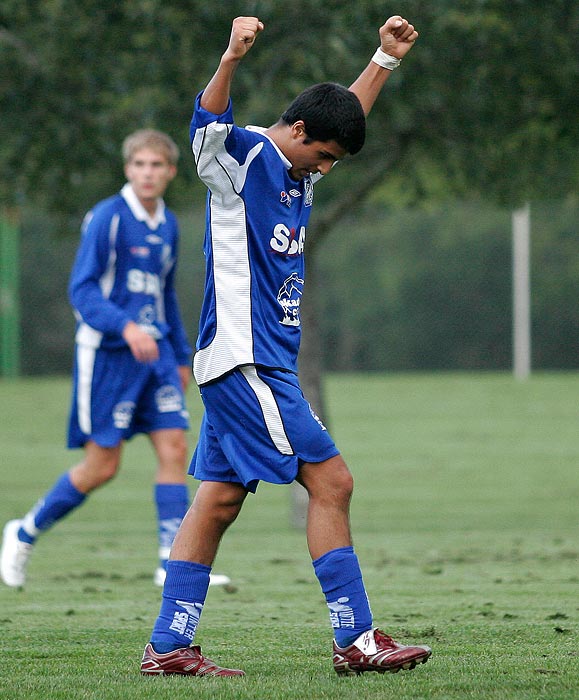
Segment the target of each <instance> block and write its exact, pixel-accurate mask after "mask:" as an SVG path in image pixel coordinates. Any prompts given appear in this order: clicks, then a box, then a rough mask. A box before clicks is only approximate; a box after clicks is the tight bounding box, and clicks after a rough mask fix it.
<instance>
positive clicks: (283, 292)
mask: <svg viewBox="0 0 579 700" xmlns="http://www.w3.org/2000/svg"><path fill="white" fill-rule="evenodd" d="M303 290H304V281H303V280H302V279H300V278H299V276H298V273H297V272H292V274H291V275H290V276H289V277H288V278H287V279H286V281H285V282H284V283H283V284H282V286H281V288H280V290H279V292H278V293H277V302H278V304H279V305H280V306H281V308H282V310H283V318H282V319H281V321H280V323H281V324H283V325H284V326H299V325H300V304H301V301H302V293H303Z"/></svg>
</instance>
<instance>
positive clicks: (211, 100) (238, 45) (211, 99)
mask: <svg viewBox="0 0 579 700" xmlns="http://www.w3.org/2000/svg"><path fill="white" fill-rule="evenodd" d="M262 30H263V22H260V21H259V19H257V17H237V18H236V19H234V20H233V26H232V28H231V36H230V37H229V46H228V47H227V49H226V51H225V53H224V54H223V56H222V57H221V61H220V62H219V67H218V68H217V71H216V72H215V74H214V76H213V77H212V78H211V80H210V81H209V83H208V84H207V87H206V88H205V90H204V91H203V95H202V96H201V107H203V109H206V110H207V111H208V112H211V113H212V114H222V113H223V112H225V110H226V109H227V105H228V104H229V95H230V93H231V81H232V80H233V75H234V73H235V70H236V68H237V66H238V64H239V62H240V61H241V59H242V58H243V57H244V56H245V54H246V53H247V52H248V51H249V50H250V49H251V47H252V46H253V44H254V43H255V39H256V38H257V35H258V34H259V32H261V31H262Z"/></svg>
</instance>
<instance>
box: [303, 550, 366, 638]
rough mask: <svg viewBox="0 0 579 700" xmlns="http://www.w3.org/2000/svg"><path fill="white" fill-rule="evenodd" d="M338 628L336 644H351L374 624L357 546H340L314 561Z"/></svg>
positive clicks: (332, 622) (332, 619)
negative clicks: (355, 552) (356, 552)
mask: <svg viewBox="0 0 579 700" xmlns="http://www.w3.org/2000/svg"><path fill="white" fill-rule="evenodd" d="M312 564H313V565H314V571H315V572H316V576H317V577H318V581H319V582H320V585H321V587H322V591H323V592H324V595H325V596H326V603H327V604H328V608H329V609H330V622H331V624H332V627H333V628H334V636H335V638H336V644H338V645H339V646H340V647H347V646H348V645H350V644H352V643H353V642H354V641H355V640H356V639H357V638H358V637H359V636H360V635H361V634H362V632H366V631H367V630H369V629H371V628H372V611H371V610H370V604H369V602H368V596H367V595H366V589H365V588H364V582H363V580H362V572H361V571H360V565H359V563H358V557H357V556H356V555H355V554H354V548H353V547H340V548H339V549H333V550H331V551H330V552H326V554H324V555H322V556H321V557H320V558H319V559H316V560H315V561H313V562H312Z"/></svg>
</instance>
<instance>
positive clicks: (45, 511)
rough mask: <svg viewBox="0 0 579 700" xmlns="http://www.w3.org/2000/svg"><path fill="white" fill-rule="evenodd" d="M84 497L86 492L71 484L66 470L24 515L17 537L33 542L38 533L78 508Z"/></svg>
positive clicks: (22, 540)
mask: <svg viewBox="0 0 579 700" xmlns="http://www.w3.org/2000/svg"><path fill="white" fill-rule="evenodd" d="M85 498H86V494H84V493H81V492H80V491H79V490H78V489H77V488H75V487H74V486H73V485H72V482H71V481H70V475H69V472H66V473H65V474H63V475H62V476H61V477H60V478H59V479H58V481H57V482H56V483H55V484H54V486H53V487H52V489H51V490H50V491H48V492H47V493H46V495H45V496H44V498H41V499H40V500H39V501H37V503H36V504H35V506H34V507H33V508H32V510H30V511H29V512H28V513H27V514H26V515H25V516H24V518H23V519H22V526H21V528H20V530H19V531H18V539H19V540H20V541H21V542H28V543H29V544H34V542H35V541H36V538H37V537H38V535H40V534H41V533H42V532H44V531H45V530H48V529H49V528H51V527H52V526H53V525H54V523H56V522H57V521H58V520H60V519H61V518H64V516H65V515H68V513H70V511H71V510H74V509H75V508H78V506H80V504H81V503H83V501H84V500H85Z"/></svg>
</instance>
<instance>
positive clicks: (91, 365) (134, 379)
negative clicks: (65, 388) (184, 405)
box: [68, 345, 150, 448]
mask: <svg viewBox="0 0 579 700" xmlns="http://www.w3.org/2000/svg"><path fill="white" fill-rule="evenodd" d="M149 371H150V370H149V369H148V368H147V367H146V366H145V365H142V364H140V363H138V362H136V361H135V360H134V358H133V357H132V355H131V353H130V351H129V350H128V349H127V350H110V351H109V350H102V349H99V348H91V347H87V346H80V345H79V346H77V347H76V353H75V366H74V377H73V396H72V405H71V411H70V421H69V436H68V446H69V447H71V448H74V447H83V446H84V445H85V444H86V443H87V441H88V440H93V441H94V442H95V443H97V444H98V445H100V446H101V447H114V446H115V445H118V444H119V443H120V442H122V441H123V440H125V439H127V438H128V437H130V435H131V427H132V424H133V418H134V414H135V409H136V406H137V404H138V401H139V396H140V393H141V391H142V389H143V387H144V386H145V384H146V382H147V377H148V374H149Z"/></svg>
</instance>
